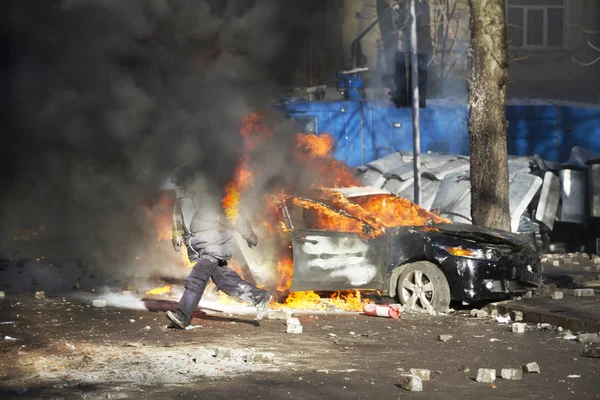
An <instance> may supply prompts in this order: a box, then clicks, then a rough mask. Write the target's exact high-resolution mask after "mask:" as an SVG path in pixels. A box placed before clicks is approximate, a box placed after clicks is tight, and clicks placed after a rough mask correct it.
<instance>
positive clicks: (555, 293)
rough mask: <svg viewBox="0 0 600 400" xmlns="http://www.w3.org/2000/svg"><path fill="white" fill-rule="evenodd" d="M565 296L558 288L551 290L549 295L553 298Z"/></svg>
mask: <svg viewBox="0 0 600 400" xmlns="http://www.w3.org/2000/svg"><path fill="white" fill-rule="evenodd" d="M564 296H565V294H564V293H563V292H561V291H560V290H555V291H554V292H552V294H551V295H550V297H552V299H553V300H560V299H562V298H563V297H564Z"/></svg>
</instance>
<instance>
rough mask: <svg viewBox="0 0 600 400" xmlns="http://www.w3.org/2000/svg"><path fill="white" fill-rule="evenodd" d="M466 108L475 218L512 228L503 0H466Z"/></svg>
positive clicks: (482, 223) (479, 222)
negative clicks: (468, 27) (468, 16)
mask: <svg viewBox="0 0 600 400" xmlns="http://www.w3.org/2000/svg"><path fill="white" fill-rule="evenodd" d="M469 6H470V9H471V43H470V47H469V54H468V57H469V76H468V82H467V83H468V92H469V102H468V112H469V123H468V128H469V145H470V152H471V157H470V159H471V217H472V219H473V224H475V225H480V226H484V227H489V228H498V229H504V230H507V231H510V211H509V202H508V156H507V150H506V129H507V126H508V123H507V121H506V84H507V80H508V57H507V49H506V48H507V40H506V8H505V2H504V0H469Z"/></svg>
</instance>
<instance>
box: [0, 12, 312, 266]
mask: <svg viewBox="0 0 600 400" xmlns="http://www.w3.org/2000/svg"><path fill="white" fill-rule="evenodd" d="M10 3H11V4H10V7H8V8H9V11H8V12H7V13H5V16H4V17H3V18H4V21H3V22H4V25H5V27H6V28H7V29H6V30H5V33H6V35H5V40H4V41H3V43H4V44H5V46H4V47H5V50H6V51H4V53H5V54H6V55H7V56H6V57H4V61H3V66H2V67H3V71H6V74H5V77H4V78H5V81H4V82H5V83H6V92H5V93H3V97H4V98H5V99H6V104H5V108H6V111H7V112H6V113H5V115H7V116H8V117H7V119H5V121H4V122H3V123H4V127H3V132H2V139H1V140H2V143H0V147H1V149H2V159H1V160H0V167H1V169H2V171H1V173H2V176H3V183H2V190H1V194H0V196H1V202H2V207H1V211H0V213H1V217H2V223H1V226H0V228H1V233H2V238H3V243H2V248H3V249H4V251H6V249H9V250H10V249H11V242H10V238H11V236H12V234H11V232H12V230H14V229H15V228H23V227H39V226H40V225H44V226H47V227H48V228H47V231H48V232H53V233H54V234H56V235H57V236H59V237H60V240H61V241H62V243H63V244H64V243H65V241H66V242H68V244H67V245H66V246H63V247H62V248H63V249H64V248H67V249H68V250H69V252H70V253H71V254H82V253H84V254H92V255H94V256H95V257H96V258H97V259H99V260H100V263H104V264H105V265H122V262H123V260H127V259H130V258H131V256H132V252H135V253H138V252H139V248H143V246H141V245H140V244H141V243H143V242H144V240H146V232H147V230H148V229H151V228H150V227H149V225H148V221H146V220H145V219H144V216H143V212H141V211H140V208H139V206H140V205H143V204H152V203H153V201H154V200H155V196H156V194H157V191H158V188H159V186H160V184H161V183H162V182H163V181H164V179H166V177H167V176H168V175H169V173H170V172H171V171H172V170H173V169H174V168H175V167H176V166H177V165H180V164H183V163H186V162H195V163H198V164H199V165H200V166H201V169H202V171H204V173H205V177H206V179H205V180H206V182H207V190H208V191H211V193H213V194H214V196H216V197H219V196H221V195H222V192H220V191H221V190H222V188H224V187H225V183H226V182H227V181H229V180H230V179H231V177H232V174H233V173H234V169H235V167H236V165H237V161H238V156H239V154H238V152H237V149H238V148H239V147H240V145H241V138H240V136H239V123H240V118H241V117H242V116H243V115H246V114H248V113H249V112H251V111H252V110H255V109H257V108H261V107H264V106H265V105H267V104H268V103H269V102H270V101H271V100H272V98H273V96H274V94H276V93H278V91H279V88H280V87H281V86H282V85H286V84H289V83H290V82H289V76H287V75H286V72H285V71H292V70H293V68H294V67H296V66H297V64H298V63H299V62H301V60H298V59H297V57H294V51H293V49H294V45H295V44H297V43H298V42H301V41H302V38H303V35H304V34H306V33H308V32H310V31H312V30H314V29H322V28H323V27H320V26H318V22H316V21H318V19H317V18H316V17H315V15H317V14H318V13H319V8H318V6H315V4H319V3H320V2H315V1H301V0H298V1H295V0H294V1H277V0H255V1H252V0H248V1H241V0H236V1H225V0H214V1H211V0H202V1H201V0H171V1H169V0H127V1H122V0H62V1H45V2H39V1H33V0H15V1H11V2H10ZM312 3H314V4H312ZM64 256H65V257H66V256H67V255H66V254H65V255H64Z"/></svg>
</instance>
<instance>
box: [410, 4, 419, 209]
mask: <svg viewBox="0 0 600 400" xmlns="http://www.w3.org/2000/svg"><path fill="white" fill-rule="evenodd" d="M415 2H416V0H410V52H411V54H410V71H411V90H412V122H413V170H414V188H415V199H414V202H415V204H417V205H421V127H420V125H419V61H418V57H417V55H418V53H417V11H416V5H415Z"/></svg>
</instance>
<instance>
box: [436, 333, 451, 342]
mask: <svg viewBox="0 0 600 400" xmlns="http://www.w3.org/2000/svg"><path fill="white" fill-rule="evenodd" d="M450 339H452V335H440V336H439V337H438V340H439V341H440V342H447V341H448V340H450Z"/></svg>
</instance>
